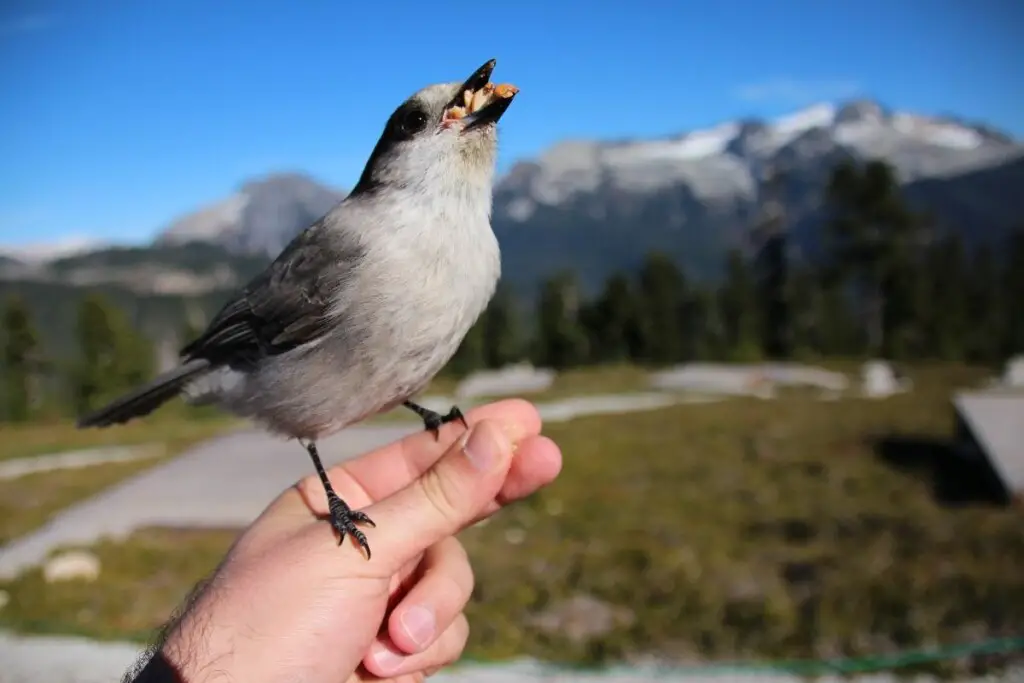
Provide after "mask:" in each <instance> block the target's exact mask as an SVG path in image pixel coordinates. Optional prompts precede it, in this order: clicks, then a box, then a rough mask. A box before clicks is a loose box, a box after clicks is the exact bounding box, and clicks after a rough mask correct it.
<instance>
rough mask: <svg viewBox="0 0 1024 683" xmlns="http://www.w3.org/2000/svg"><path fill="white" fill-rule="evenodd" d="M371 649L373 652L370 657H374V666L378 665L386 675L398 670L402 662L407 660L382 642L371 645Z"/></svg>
mask: <svg viewBox="0 0 1024 683" xmlns="http://www.w3.org/2000/svg"><path fill="white" fill-rule="evenodd" d="M370 649H372V650H373V652H372V653H371V654H370V656H371V657H373V662H374V664H376V665H377V667H378V668H379V669H380V670H381V672H383V673H385V674H387V673H389V672H391V671H395V670H396V669H398V667H399V666H400V665H401V664H402V660H404V659H405V657H403V656H402V655H400V654H399V653H397V652H395V651H394V650H392V649H390V648H389V647H388V646H387V645H384V644H383V643H381V642H380V641H377V642H375V643H374V644H373V645H371V646H370Z"/></svg>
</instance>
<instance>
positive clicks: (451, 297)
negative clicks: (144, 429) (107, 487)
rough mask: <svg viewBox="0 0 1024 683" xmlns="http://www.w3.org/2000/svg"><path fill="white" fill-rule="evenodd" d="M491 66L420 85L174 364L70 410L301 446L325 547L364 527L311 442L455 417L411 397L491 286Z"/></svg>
mask: <svg viewBox="0 0 1024 683" xmlns="http://www.w3.org/2000/svg"><path fill="white" fill-rule="evenodd" d="M496 63H497V60H495V59H491V60H489V61H487V62H486V63H485V64H483V66H481V67H479V68H478V69H476V70H475V71H474V72H473V73H472V74H471V75H470V76H469V78H467V79H466V80H465V81H463V82H461V83H460V82H444V83H435V84H432V85H428V86H426V87H423V88H421V89H419V90H417V91H416V92H415V93H413V94H412V95H411V96H409V97H408V98H407V99H405V100H404V101H403V102H402V103H401V104H400V105H399V106H398V107H397V108H396V109H395V110H394V111H393V113H392V114H391V115H390V117H389V118H388V120H387V122H386V124H385V125H384V129H383V132H382V133H381V134H380V137H379V138H378V140H377V143H376V145H375V146H374V147H373V150H372V152H371V153H370V157H369V159H368V160H367V162H366V164H365V166H364V168H363V171H362V173H361V175H360V176H359V180H358V182H357V183H356V184H355V186H354V187H353V188H352V190H351V192H350V193H349V194H348V195H347V196H346V197H345V198H344V199H342V200H341V201H340V202H339V203H338V204H336V205H335V206H334V207H333V208H331V210H330V211H328V212H327V213H326V214H325V215H324V216H322V217H321V218H319V219H318V220H316V221H315V222H313V223H312V224H310V225H309V226H308V227H306V228H305V229H303V230H302V231H301V232H299V233H298V234H297V235H296V236H295V237H294V238H293V239H292V240H291V241H290V242H289V243H288V244H287V245H286V246H285V247H284V249H283V250H282V251H281V252H280V253H279V254H278V256H277V257H276V258H275V259H274V260H273V261H272V262H271V263H270V264H269V265H268V266H267V267H266V268H265V269H264V270H263V271H262V272H261V273H259V274H257V275H256V276H255V277H253V278H252V280H250V281H249V282H248V283H247V284H246V285H244V286H243V287H241V288H240V289H239V290H238V291H237V292H235V293H234V294H233V295H232V296H231V297H230V298H229V299H228V300H227V301H226V302H225V303H224V304H223V306H222V308H220V310H219V312H218V313H217V314H216V315H214V316H213V318H212V319H211V320H210V322H209V324H208V325H207V326H206V328H205V329H204V330H203V331H202V332H201V333H200V334H199V335H198V336H197V337H196V338H195V339H193V340H192V341H190V342H189V343H187V344H185V345H184V346H183V347H182V348H181V350H180V354H179V359H178V363H177V364H176V366H175V367H173V368H171V369H169V370H167V371H165V372H163V373H161V374H159V375H158V376H157V377H156V378H154V379H152V380H150V381H149V382H147V383H144V384H142V385H141V386H138V387H137V388H135V389H134V390H132V391H130V392H128V393H126V394H124V395H122V396H121V397H119V398H116V399H115V400H113V401H111V402H110V403H108V404H107V405H105V406H103V407H101V408H98V409H96V410H93V411H92V412H89V413H88V414H85V415H83V416H81V417H80V418H79V420H78V422H77V425H78V427H79V428H83V429H84V428H93V427H95V428H104V427H109V426H112V425H117V424H123V423H126V422H128V421H130V420H133V419H135V418H140V417H143V416H146V415H148V414H150V413H152V412H153V411H154V410H156V409H157V408H159V407H160V406H161V405H163V404H164V403H166V402H167V401H170V400H171V399H174V398H176V397H181V398H182V399H183V400H185V402H186V403H189V404H192V405H214V406H217V407H218V408H219V409H221V410H224V411H226V412H228V413H230V414H233V415H236V416H239V417H242V418H245V419H248V420H250V421H251V422H252V423H254V424H256V425H258V426H260V427H262V428H263V429H264V430H265V431H267V432H268V433H270V434H273V435H276V436H279V437H284V438H285V439H287V440H295V441H297V442H298V443H299V444H300V445H302V446H303V447H304V448H305V450H306V452H307V453H308V455H309V457H310V458H311V459H312V461H313V466H314V468H315V470H316V473H317V475H318V476H319V479H320V481H321V482H322V484H323V487H324V489H325V492H326V496H327V506H328V510H329V514H328V518H329V521H330V524H331V526H332V527H333V529H334V531H335V532H337V534H338V537H339V538H338V544H339V545H341V543H342V542H343V541H344V539H345V536H346V534H348V535H350V536H351V537H352V538H353V539H355V541H356V542H357V543H358V544H359V546H361V548H362V551H364V552H365V556H366V559H367V560H369V559H370V557H371V551H370V545H369V543H368V541H367V538H366V534H365V533H364V532H363V531H362V530H361V529H360V528H359V526H358V525H359V524H362V525H364V526H367V527H369V528H375V527H376V524H375V523H374V522H373V520H371V519H370V517H369V516H368V515H367V514H366V513H365V512H362V511H360V510H353V509H352V508H351V507H350V506H349V505H348V504H347V503H346V502H345V501H344V500H343V499H342V498H341V497H340V496H339V495H338V494H337V493H336V492H335V490H334V488H333V487H332V486H331V483H330V481H329V479H328V477H327V473H326V472H325V470H324V467H323V463H322V462H321V459H320V454H319V452H318V450H317V442H319V441H321V440H322V439H324V438H325V437H327V436H330V435H331V434H334V433H336V432H338V431H340V430H342V429H344V428H345V427H348V426H350V425H353V424H355V423H358V422H360V421H362V420H365V419H367V418H369V417H371V416H373V415H376V414H379V413H383V412H387V411H390V410H392V409H395V408H398V407H404V408H407V409H409V410H411V411H412V412H414V413H415V414H416V415H417V416H419V418H420V419H421V420H422V421H423V428H424V430H428V431H431V432H433V434H434V437H435V438H439V430H440V428H441V426H442V425H444V424H448V423H451V422H456V421H458V422H461V423H462V425H463V426H464V427H466V428H468V424H467V422H466V419H465V417H464V415H463V413H462V411H461V410H460V409H459V408H458V406H457V405H453V406H452V407H451V409H450V410H449V411H448V413H447V414H444V415H442V414H440V413H438V412H435V411H433V410H429V409H427V408H425V407H423V406H422V405H419V404H417V403H415V402H413V400H412V399H413V397H414V396H415V395H416V394H417V393H418V392H420V391H421V390H423V389H424V388H425V387H426V386H427V384H428V383H429V382H430V381H431V379H433V377H434V376H435V375H436V374H437V373H438V372H440V370H441V369H442V368H443V367H444V366H445V365H446V364H447V362H448V361H449V360H450V359H451V358H452V356H453V355H454V354H455V352H456V351H457V350H458V348H459V346H460V344H461V343H462V340H463V339H464V338H465V336H466V334H467V333H468V332H469V330H470V328H471V327H472V326H473V325H474V324H475V322H476V321H477V319H478V318H479V317H480V316H481V314H482V313H483V312H484V310H485V309H486V307H487V305H488V304H489V302H490V300H491V298H492V297H493V295H494V293H495V290H496V288H497V285H498V281H499V279H500V277H501V253H500V248H499V244H498V240H497V238H496V236H495V234H494V232H493V230H492V227H491V208H492V194H493V183H494V175H495V171H496V161H497V151H498V150H497V144H498V132H497V124H498V121H499V120H500V119H501V118H502V115H503V114H504V113H505V111H506V110H507V109H508V107H509V105H510V104H511V102H512V100H513V98H514V97H515V95H516V94H517V93H518V91H519V88H518V87H516V86H514V85H511V84H505V83H502V84H499V85H494V84H492V83H491V82H490V78H491V75H492V72H493V70H494V67H495V65H496Z"/></svg>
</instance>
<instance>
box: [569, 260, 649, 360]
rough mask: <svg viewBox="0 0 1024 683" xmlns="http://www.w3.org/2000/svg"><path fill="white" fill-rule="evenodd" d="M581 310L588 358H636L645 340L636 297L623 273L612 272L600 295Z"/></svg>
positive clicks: (641, 351)
mask: <svg viewBox="0 0 1024 683" xmlns="http://www.w3.org/2000/svg"><path fill="white" fill-rule="evenodd" d="M581 313H582V315H581V318H582V319H583V325H584V328H585V330H586V333H587V337H588V339H589V347H590V352H591V353H590V359H591V360H593V361H596V362H598V363H607V362H620V361H626V360H639V358H640V357H641V354H642V353H643V342H644V339H643V335H642V331H641V329H640V326H641V320H640V315H639V300H638V297H637V293H636V292H635V290H634V288H633V285H632V283H631V282H630V281H629V278H628V277H626V275H625V274H624V273H621V272H618V273H613V274H612V275H611V276H610V277H609V278H608V280H607V281H606V282H605V285H604V289H603V290H602V291H601V294H600V295H599V296H598V297H597V298H596V299H595V300H594V301H592V302H591V303H590V304H588V305H587V306H586V307H585V309H584V310H583V311H582V312H581Z"/></svg>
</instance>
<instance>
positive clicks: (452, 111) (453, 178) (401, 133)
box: [352, 59, 519, 194]
mask: <svg viewBox="0 0 1024 683" xmlns="http://www.w3.org/2000/svg"><path fill="white" fill-rule="evenodd" d="M494 65H495V60H493V59H492V60H490V61H488V62H487V63H486V64H484V65H483V66H481V67H480V68H479V69H477V70H476V71H474V72H473V74H472V75H471V76H470V77H469V78H467V79H466V80H465V81H462V82H454V83H437V84H434V85H428V86H427V87H425V88H423V89H421V90H419V91H418V92H416V93H414V94H413V95H412V96H411V97H409V98H408V99H407V100H406V101H405V102H403V103H402V104H401V105H399V107H398V108H397V109H395V111H394V113H392V114H391V117H390V118H389V119H388V122H387V124H386V125H385V126H384V132H383V133H382V134H381V136H380V139H379V140H378V141H377V145H376V146H375V147H374V149H373V153H372V154H371V155H370V159H369V161H368V162H367V163H366V167H365V169H364V170H363V174H362V177H360V179H359V182H358V184H357V185H356V187H355V188H354V189H353V191H352V193H353V194H359V193H363V192H366V193H370V192H374V191H375V190H380V189H406V190H413V191H417V190H418V189H423V190H428V189H429V190H432V189H433V188H435V187H436V186H438V184H441V185H447V186H451V187H453V188H454V187H457V186H468V187H477V186H479V187H481V189H484V188H485V189H486V190H487V191H488V192H490V186H491V182H492V179H493V176H494V165H495V161H496V159H497V146H498V131H497V124H498V120H499V119H500V118H501V116H502V114H504V113H505V110H506V109H508V106H509V105H510V104H511V103H512V98H513V97H515V94H516V93H517V92H518V91H519V90H518V88H516V87H515V86H512V85H507V84H502V85H494V84H493V83H491V82H490V77H491V73H492V72H493V70H494Z"/></svg>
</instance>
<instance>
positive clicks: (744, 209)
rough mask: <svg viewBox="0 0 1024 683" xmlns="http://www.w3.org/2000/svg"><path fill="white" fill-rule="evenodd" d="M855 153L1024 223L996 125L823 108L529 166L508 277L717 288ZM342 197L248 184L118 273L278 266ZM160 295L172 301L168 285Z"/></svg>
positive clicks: (939, 199) (499, 208) (96, 265)
mask: <svg viewBox="0 0 1024 683" xmlns="http://www.w3.org/2000/svg"><path fill="white" fill-rule="evenodd" d="M510 125H511V124H510ZM849 157H853V158H859V159H868V158H882V159H885V160H887V161H888V162H889V163H891V164H892V165H893V166H894V167H895V169H896V171H897V173H898V175H899V177H900V179H901V180H902V181H903V182H904V183H905V190H906V193H907V196H908V197H909V198H910V199H911V200H912V201H913V202H914V203H915V204H917V205H919V206H921V207H927V208H929V209H931V211H932V213H933V214H934V215H935V216H937V217H939V218H940V220H942V221H943V222H945V224H946V226H947V227H948V228H952V229H959V230H962V231H963V232H964V234H965V235H966V236H968V237H969V239H970V240H972V241H975V242H976V241H978V240H998V239H999V237H1000V235H1003V234H1005V233H1006V231H1007V230H1009V229H1010V228H1011V227H1013V226H1016V225H1019V224H1020V223H1021V222H1022V221H1024V145H1022V144H1021V143H1020V142H1018V141H1016V140H1013V139H1011V138H1009V137H1008V136H1006V135H1003V134H1000V133H998V132H995V131H992V130H991V129H989V128H987V127H985V126H983V125H972V124H969V123H965V122H963V121H959V120H956V119H954V118H941V117H929V116H922V115H917V114H912V113H907V112H901V111H889V110H887V109H885V108H884V107H882V106H881V105H879V104H878V103H876V102H872V101H868V100H857V101H852V102H847V103H845V104H840V105H831V104H819V105H815V106H812V107H808V108H806V109H804V110H802V111H798V112H795V113H793V114H791V115H788V116H785V117H782V118H779V119H777V120H774V121H759V120H750V119H748V120H738V121H729V122H725V123H721V124H719V125H716V126H713V127H710V128H708V129H705V130H696V131H691V132H687V133H683V134H680V135H676V136H671V137H666V138H663V139H650V140H625V141H596V140H573V141H565V142H562V143H560V144H556V145H554V146H553V147H551V148H550V149H548V150H546V151H544V152H543V153H542V154H540V155H539V156H538V157H537V158H535V159H532V160H524V161H521V162H519V163H517V164H516V165H515V166H513V167H512V168H511V170H510V171H509V172H508V173H507V174H505V175H504V176H503V177H501V178H500V179H499V181H498V183H497V186H496V188H495V203H494V229H495V232H496V233H497V235H498V238H499V240H500V242H501V244H502V254H503V256H502V260H503V271H504V278H505V279H506V281H508V282H509V283H510V284H512V285H513V286H516V287H517V288H520V289H526V290H529V289H532V288H533V287H534V286H535V285H536V284H537V283H538V282H539V281H540V279H541V278H542V277H545V276H548V275H550V274H552V273H553V272H555V271H557V270H560V269H563V268H571V269H573V270H575V271H576V272H577V273H579V274H580V276H581V277H582V280H583V283H584V285H585V286H587V287H588V288H592V287H595V286H598V285H600V283H602V282H603V281H604V279H605V278H606V277H607V276H608V275H609V274H610V272H611V271H613V270H616V269H631V268H633V267H636V266H637V265H639V264H640V262H641V261H642V259H643V258H644V256H645V255H646V254H647V253H648V252H649V251H651V250H653V249H658V250H662V251H665V252H667V253H668V254H669V255H671V256H673V257H675V258H676V259H677V261H678V262H679V263H680V264H681V265H682V266H683V267H684V268H685V270H686V271H687V273H688V274H690V275H692V276H695V277H709V276H712V277H713V276H714V275H716V274H718V273H719V272H720V268H721V265H722V263H723V255H724V253H725V251H726V249H728V248H729V247H732V246H737V245H743V244H745V243H746V240H747V237H748V231H749V229H750V227H751V225H752V223H753V221H754V219H755V216H756V211H757V205H758V195H759V193H760V189H761V184H762V178H764V176H765V173H766V170H767V169H769V168H774V169H779V170H783V171H785V173H786V181H785V188H784V190H783V195H784V196H783V197H782V199H783V202H784V205H785V209H786V213H787V216H786V217H787V224H788V226H789V227H790V229H791V230H792V234H793V235H794V238H795V244H796V245H797V246H798V247H799V248H801V249H802V250H803V251H804V253H810V254H813V251H814V247H815V244H816V241H817V237H818V235H819V232H820V231H818V230H817V227H818V226H819V225H820V207H821V198H822V195H823V186H824V183H825V182H826V180H827V179H828V176H829V174H830V172H831V170H832V168H833V167H834V165H835V164H836V163H837V162H839V161H840V160H843V159H845V158H849ZM343 197H344V193H343V192H341V191H339V190H336V189H333V188H329V187H326V186H324V185H322V184H320V183H318V182H317V181H315V180H313V179H312V178H310V177H308V176H305V175H301V174H294V173H291V174H276V175H270V176H267V177H264V178H260V179H256V180H251V181H249V182H247V183H245V184H243V185H241V187H240V189H239V190H238V192H237V193H235V194H233V195H232V196H230V197H228V198H226V199H224V200H222V201H220V202H216V203H214V204H211V205H208V206H205V207H202V208H200V209H199V210H197V211H195V212H193V213H190V214H189V215H186V216H184V217H181V218H179V219H177V220H175V221H174V222H173V223H171V224H170V225H169V226H168V228H167V229H166V230H165V231H163V232H162V234H161V235H160V237H159V238H158V239H157V241H156V244H155V245H153V249H152V251H153V253H152V254H151V255H150V256H148V257H146V258H143V256H144V254H142V252H138V253H136V252H133V251H121V252H116V253H117V257H116V258H117V259H118V264H119V266H118V267H119V268H121V269H122V270H125V269H127V270H125V272H130V274H131V278H130V282H129V284H130V285H131V286H132V287H133V288H135V289H139V288H140V287H141V288H143V289H145V287H143V285H144V284H145V283H142V284H140V283H139V278H140V277H142V276H143V275H144V274H145V273H146V272H151V271H152V268H151V267H150V266H149V265H147V266H146V267H145V268H134V267H133V266H132V264H133V263H134V261H133V259H135V260H138V259H143V260H144V261H146V263H147V264H148V263H150V262H157V263H159V262H162V261H164V260H167V259H169V258H172V256H173V258H174V259H177V260H175V263H176V264H177V265H176V267H178V268H179V269H180V268H184V267H185V264H184V262H181V263H179V261H181V259H182V255H185V256H187V255H188V254H192V253H197V254H198V253H202V254H206V252H201V251H195V252H193V251H191V250H184V251H180V253H179V252H178V251H174V252H173V253H172V251H167V250H173V249H178V248H181V247H184V246H185V245H186V244H187V243H190V242H200V243H207V244H209V245H214V246H216V247H219V248H220V250H221V251H220V253H223V254H224V258H230V255H231V254H235V255H238V256H239V258H242V259H250V260H251V258H255V257H260V258H266V257H271V256H274V255H276V254H277V252H279V251H280V249H281V248H283V246H284V245H285V244H286V243H287V242H288V240H289V239H291V237H292V236H293V235H294V234H295V233H297V232H298V231H299V230H301V229H302V228H304V227H305V226H307V225H309V224H310V223H311V222H313V221H314V220H316V219H317V218H319V217H320V216H322V215H323V214H324V213H326V212H327V211H328V210H330V208H331V207H332V206H333V205H334V204H336V203H337V202H338V201H340V200H341V199H342V198H343ZM224 250H226V252H225V251H224ZM143 251H145V250H143ZM208 256H209V255H208V254H207V255H206V256H204V258H207V257H208ZM101 257H102V258H101ZM110 258H112V257H110V256H108V255H103V254H100V255H99V256H97V257H96V258H90V257H88V256H83V257H82V258H79V259H77V260H76V259H72V260H71V261H69V263H71V264H72V265H74V268H73V269H72V270H73V272H74V273H75V274H76V277H86V276H88V278H90V279H89V281H90V282H92V281H96V279H97V278H99V279H100V280H103V278H107V280H110V281H117V282H122V281H125V277H126V276H124V274H123V273H121V271H118V272H117V273H115V272H114V271H111V270H110V269H109V267H108V266H109V263H108V262H109V261H110ZM126 260H127V261H130V262H131V263H122V261H126ZM186 260H187V258H186ZM0 265H2V266H3V267H0V279H8V280H9V279H13V278H19V277H23V276H25V270H26V267H25V266H23V265H21V264H16V263H8V264H0ZM58 265H61V267H62V268H63V270H61V269H59V268H50V269H49V270H47V272H45V273H41V274H38V277H42V276H43V275H45V276H46V277H47V278H48V279H50V280H52V279H53V278H59V277H67V273H68V272H71V271H70V270H68V269H69V268H71V266H70V265H67V264H58ZM65 265H67V267H66V268H65V267H64V266H65ZM203 267H204V268H206V265H205V262H204V266H203ZM251 267H252V265H251V263H249V262H248V261H246V263H245V264H244V267H239V268H235V270H236V271H238V272H236V273H235V274H234V275H233V276H232V277H226V276H225V277H220V276H218V277H219V279H217V280H216V281H217V282H219V283H222V284H224V285H226V284H228V283H229V282H237V281H239V279H240V278H242V277H243V275H244V273H247V272H249V269H250V268H251ZM232 268H234V266H232ZM50 271H52V272H50ZM58 271H59V272H58ZM108 271H109V272H108ZM82 272H84V273H85V274H84V275H83V274H82ZM182 272H191V271H188V270H187V269H186V271H182ZM118 273H121V274H118ZM203 273H206V271H205V270H204V271H203ZM62 274H63V275H62ZM206 274H207V275H209V273H206ZM115 275H116V276H117V277H115ZM179 275H180V273H178V271H175V273H174V276H175V277H176V278H178V280H180V279H181V278H180V277H179ZM165 279H166V278H165ZM107 280H104V281H107ZM178 280H175V282H177V281H178ZM176 286H177V285H176ZM149 289H150V290H153V289H158V290H159V291H166V290H167V285H166V283H162V284H161V285H160V287H156V285H153V286H152V287H149Z"/></svg>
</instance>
